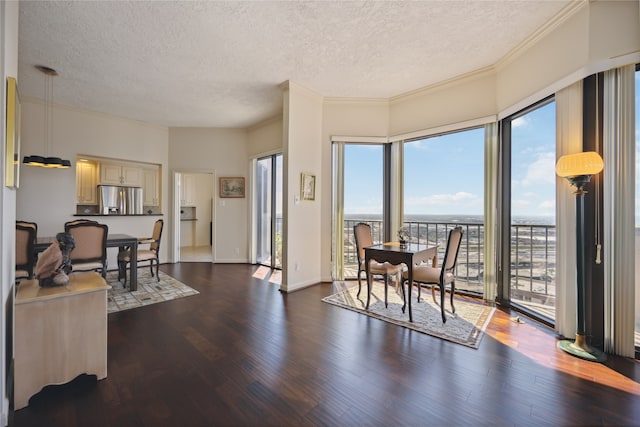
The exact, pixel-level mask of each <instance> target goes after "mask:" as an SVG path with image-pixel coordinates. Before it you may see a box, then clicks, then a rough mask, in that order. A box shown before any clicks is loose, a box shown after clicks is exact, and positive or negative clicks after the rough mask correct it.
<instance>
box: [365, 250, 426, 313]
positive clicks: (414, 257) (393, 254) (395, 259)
mask: <svg viewBox="0 0 640 427" xmlns="http://www.w3.org/2000/svg"><path fill="white" fill-rule="evenodd" d="M437 258H438V246H437V245H421V244H417V243H407V244H406V245H402V246H401V245H400V243H399V242H389V243H382V244H379V245H373V246H368V247H366V248H364V260H365V268H366V270H367V310H368V309H369V300H370V299H371V274H369V263H370V261H371V260H375V261H378V262H380V263H382V262H388V263H390V264H393V265H400V264H404V265H406V266H407V278H408V279H409V280H408V285H407V288H408V289H407V293H406V294H405V295H407V296H406V298H405V302H404V305H403V306H402V312H404V310H405V306H406V305H407V300H408V305H409V321H410V322H413V313H412V312H411V287H412V286H413V267H414V266H415V265H419V264H422V263H424V262H427V261H428V260H431V261H432V264H431V265H432V266H433V267H435V266H436V263H437V262H438V259H437ZM402 286H404V283H403V284H402Z"/></svg>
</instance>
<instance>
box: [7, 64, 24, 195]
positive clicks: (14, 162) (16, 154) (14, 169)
mask: <svg viewBox="0 0 640 427" xmlns="http://www.w3.org/2000/svg"><path fill="white" fill-rule="evenodd" d="M6 111H7V127H6V131H7V133H6V141H7V143H6V146H5V159H6V163H5V174H4V185H6V186H7V187H13V188H18V184H19V178H20V98H19V96H18V86H17V85H16V79H15V78H13V77H7V110H6Z"/></svg>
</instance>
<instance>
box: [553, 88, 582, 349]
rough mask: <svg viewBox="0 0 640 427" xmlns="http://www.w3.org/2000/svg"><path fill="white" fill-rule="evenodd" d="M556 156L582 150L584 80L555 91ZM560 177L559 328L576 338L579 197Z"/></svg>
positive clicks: (558, 179)
mask: <svg viewBox="0 0 640 427" xmlns="http://www.w3.org/2000/svg"><path fill="white" fill-rule="evenodd" d="M555 100H556V159H558V158H560V157H561V156H564V155H565V154H573V153H579V152H581V151H583V150H582V81H579V82H577V83H575V84H573V85H571V86H569V87H567V88H565V89H562V90H560V91H558V92H557V93H556V94H555ZM573 192H574V189H573V187H571V186H570V184H569V182H568V181H567V180H566V179H564V178H559V177H556V319H555V320H556V331H557V332H558V334H560V335H562V336H564V337H567V338H573V337H575V334H576V327H577V312H576V306H577V302H578V301H577V298H578V297H577V277H576V276H577V275H576V207H575V206H576V196H575V195H574V194H573Z"/></svg>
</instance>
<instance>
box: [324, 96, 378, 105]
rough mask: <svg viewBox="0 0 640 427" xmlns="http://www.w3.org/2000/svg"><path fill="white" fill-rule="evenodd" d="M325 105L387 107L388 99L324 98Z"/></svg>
mask: <svg viewBox="0 0 640 427" xmlns="http://www.w3.org/2000/svg"><path fill="white" fill-rule="evenodd" d="M324 103H325V104H333V105H357V104H382V105H389V98H347V97H338V96H335V97H326V98H325V99H324Z"/></svg>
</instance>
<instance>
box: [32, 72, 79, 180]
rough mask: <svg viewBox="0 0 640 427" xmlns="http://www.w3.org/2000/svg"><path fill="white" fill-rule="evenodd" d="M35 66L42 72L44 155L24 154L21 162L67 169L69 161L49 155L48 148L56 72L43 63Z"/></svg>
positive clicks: (50, 143)
mask: <svg viewBox="0 0 640 427" xmlns="http://www.w3.org/2000/svg"><path fill="white" fill-rule="evenodd" d="M36 68H37V69H38V70H39V71H41V72H42V73H43V74H44V128H43V131H44V132H43V139H44V153H45V155H44V156H25V157H24V159H23V161H22V163H24V164H26V165H29V166H40V167H44V168H58V169H67V168H70V167H71V161H69V160H63V159H62V158H60V157H50V155H49V149H50V148H52V146H53V78H54V77H55V76H57V75H58V72H57V71H56V70H54V69H53V68H49V67H46V66H44V65H36Z"/></svg>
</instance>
